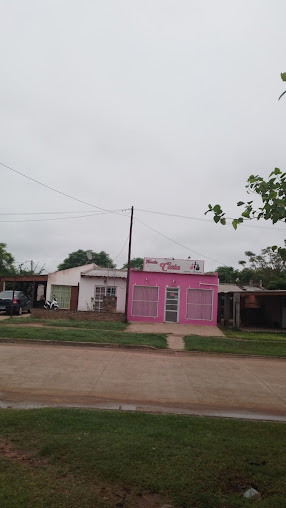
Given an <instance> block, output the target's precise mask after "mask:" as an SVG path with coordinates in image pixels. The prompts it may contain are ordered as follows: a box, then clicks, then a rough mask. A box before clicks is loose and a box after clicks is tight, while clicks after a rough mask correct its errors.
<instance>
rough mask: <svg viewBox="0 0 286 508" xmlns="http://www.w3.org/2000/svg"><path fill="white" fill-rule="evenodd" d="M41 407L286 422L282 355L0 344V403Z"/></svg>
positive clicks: (285, 366)
mask: <svg viewBox="0 0 286 508" xmlns="http://www.w3.org/2000/svg"><path fill="white" fill-rule="evenodd" d="M39 405H40V406H41V405H44V406H53V405H59V406H78V407H90V408H92V407H99V408H109V409H129V410H145V411H162V412H174V413H185V414H202V415H204V414H207V415H217V416H235V417H242V418H257V419H274V420H280V421H286V360H282V359H270V358H267V359H264V358H253V357H252V358H250V357H239V356H233V355H232V356H222V355H220V356H219V355H208V354H193V353H185V352H176V353H175V352H171V351H169V352H168V351H165V352H163V351H155V352H153V351H128V350H115V349H108V350H106V349H93V348H92V349H91V348H86V347H63V346H52V345H30V344H29V345H28V344H21V345H20V344H0V407H2V408H4V407H8V406H9V407H38V406H39Z"/></svg>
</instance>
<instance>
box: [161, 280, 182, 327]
mask: <svg viewBox="0 0 286 508" xmlns="http://www.w3.org/2000/svg"><path fill="white" fill-rule="evenodd" d="M173 289H177V290H178V300H177V303H178V305H177V321H166V312H169V311H167V309H166V300H167V291H172V290H173ZM180 296H181V288H180V286H177V287H175V288H173V287H171V286H166V288H165V302H164V323H179V320H180ZM168 305H170V304H168ZM170 312H173V311H172V310H171V311H170Z"/></svg>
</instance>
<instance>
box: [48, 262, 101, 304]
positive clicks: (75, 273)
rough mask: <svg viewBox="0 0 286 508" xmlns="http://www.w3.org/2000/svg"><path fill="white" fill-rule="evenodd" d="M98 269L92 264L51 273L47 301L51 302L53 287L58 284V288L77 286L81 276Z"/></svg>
mask: <svg viewBox="0 0 286 508" xmlns="http://www.w3.org/2000/svg"><path fill="white" fill-rule="evenodd" d="M95 268H97V265H95V264H93V263H91V264H89V265H84V266H76V267H75V268H68V269H67V270H60V271H59V272H53V273H49V275H48V283H47V299H48V300H51V298H52V296H53V295H51V285H52V284H57V285H58V286H77V285H78V284H79V282H80V274H81V273H86V272H89V271H90V270H94V269H95Z"/></svg>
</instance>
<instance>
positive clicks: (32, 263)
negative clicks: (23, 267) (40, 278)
mask: <svg viewBox="0 0 286 508" xmlns="http://www.w3.org/2000/svg"><path fill="white" fill-rule="evenodd" d="M33 270H34V261H33V260H32V259H31V275H33Z"/></svg>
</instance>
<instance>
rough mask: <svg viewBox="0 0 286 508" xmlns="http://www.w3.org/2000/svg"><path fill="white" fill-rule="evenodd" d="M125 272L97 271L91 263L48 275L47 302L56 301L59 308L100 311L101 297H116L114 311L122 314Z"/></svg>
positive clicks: (99, 269)
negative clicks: (54, 299) (54, 298)
mask: <svg viewBox="0 0 286 508" xmlns="http://www.w3.org/2000/svg"><path fill="white" fill-rule="evenodd" d="M126 279H127V270H116V269H113V268H100V267H99V266H97V265H96V264H94V263H91V264H88V265H84V266H76V267H75V268H68V269H67V270H60V271H58V272H53V273H50V274H49V275H48V282H47V299H48V300H52V299H53V297H56V298H57V301H58V304H59V308H60V309H67V310H74V311H75V310H81V311H88V310H89V311H90V310H95V311H97V312H100V311H101V309H102V303H103V297H105V296H114V297H116V311H117V312H124V310H125V296H126Z"/></svg>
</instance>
